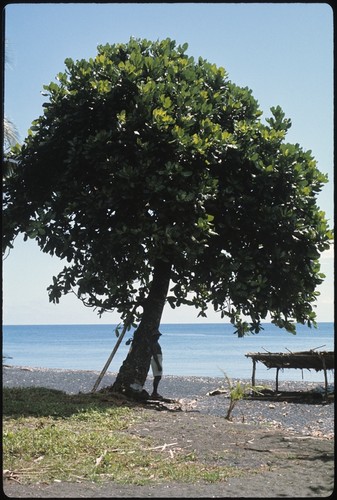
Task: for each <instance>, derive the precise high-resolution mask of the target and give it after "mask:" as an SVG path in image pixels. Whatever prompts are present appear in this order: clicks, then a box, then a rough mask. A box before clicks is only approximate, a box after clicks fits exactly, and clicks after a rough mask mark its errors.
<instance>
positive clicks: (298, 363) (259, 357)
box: [245, 349, 335, 392]
mask: <svg viewBox="0 0 337 500" xmlns="http://www.w3.org/2000/svg"><path fill="white" fill-rule="evenodd" d="M245 356H246V357H247V358H251V359H252V361H253V375H252V385H253V386H255V371H256V363H257V362H258V361H260V362H261V363H263V364H264V365H265V366H266V367H267V368H276V391H277V390H278V372H279V370H280V369H284V368H295V369H296V368H299V369H307V370H316V371H320V370H323V371H324V379H325V391H326V392H327V375H326V372H327V370H334V368H335V353H334V351H316V350H314V349H312V350H310V351H302V352H290V351H289V352H266V353H261V352H249V353H247V354H246V355H245Z"/></svg>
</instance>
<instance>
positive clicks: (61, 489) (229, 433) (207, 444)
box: [3, 366, 334, 498]
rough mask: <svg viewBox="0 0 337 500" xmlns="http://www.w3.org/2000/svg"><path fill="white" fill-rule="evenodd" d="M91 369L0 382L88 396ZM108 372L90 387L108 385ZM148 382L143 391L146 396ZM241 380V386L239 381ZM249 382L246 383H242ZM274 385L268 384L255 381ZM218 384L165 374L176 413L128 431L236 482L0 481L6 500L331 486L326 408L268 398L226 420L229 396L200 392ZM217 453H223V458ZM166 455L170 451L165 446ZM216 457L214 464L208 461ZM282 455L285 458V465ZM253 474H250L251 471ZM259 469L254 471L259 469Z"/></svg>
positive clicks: (38, 371) (296, 491)
mask: <svg viewBox="0 0 337 500" xmlns="http://www.w3.org/2000/svg"><path fill="white" fill-rule="evenodd" d="M98 375H99V372H93V371H85V370H81V371H78V370H50V369H42V368H29V367H13V366H10V367H4V369H3V385H4V386H7V387H28V386H41V387H48V388H53V389H58V390H63V391H65V392H67V393H72V394H76V393H78V392H90V391H91V390H92V388H93V386H94V384H95V382H96V380H97V377H98ZM114 378H115V375H114V374H113V373H111V372H108V373H107V374H106V375H105V376H104V378H103V380H102V383H101V384H100V386H99V387H98V390H100V389H102V388H104V387H106V386H109V385H111V384H112V383H113V381H114ZM151 382H152V378H151V377H150V378H149V380H148V381H147V383H146V387H145V388H146V389H147V390H148V391H149V392H151ZM243 382H244V381H243ZM246 382H248V383H249V381H246ZM257 383H258V384H261V385H268V386H269V387H271V388H274V382H273V381H261V380H258V381H257ZM221 386H225V387H226V384H225V381H224V379H223V378H208V377H175V376H166V377H164V378H163V380H162V382H161V384H160V392H161V394H162V395H163V396H165V397H167V398H173V399H177V400H179V402H180V404H181V406H182V407H183V409H184V411H180V412H172V411H169V410H165V409H162V410H161V411H153V409H147V408H141V409H139V411H144V412H147V413H148V415H147V417H148V419H147V423H146V427H144V426H140V427H139V426H138V427H135V428H132V429H130V432H132V433H137V434H138V435H141V436H146V435H150V436H152V437H153V439H154V440H155V443H158V444H159V445H160V444H163V443H171V442H177V443H178V445H177V446H179V448H180V449H181V448H183V449H184V450H187V451H188V450H193V451H194V452H195V453H196V454H197V456H198V457H199V459H201V460H204V461H205V462H207V463H210V461H211V460H213V463H214V464H215V463H218V464H219V465H224V464H229V465H235V466H236V467H239V468H240V470H241V471H242V472H243V473H244V475H243V476H242V477H240V478H235V479H230V480H229V481H226V482H223V483H216V484H207V483H197V484H185V483H183V484H180V483H179V484H177V483H155V484H153V485H146V486H137V485H118V484H115V483H113V482H109V483H104V484H100V485H98V484H94V483H90V482H83V483H53V484H50V485H42V484H32V485H22V484H19V483H17V482H15V481H11V480H9V481H8V480H6V481H4V484H3V488H4V492H5V494H6V495H7V496H8V497H11V498H81V497H82V498H83V497H86V498H102V497H103V498H121V497H129V498H144V497H155V498H160V497H161V498H169V497H170V498H189V497H190V498H212V497H213V498H238V497H241V498H242V497H246V498H277V497H286V498H299V497H301V498H308V497H311V498H319V497H327V496H330V495H331V494H332V492H333V489H334V439H333V437H334V404H333V403H329V404H326V403H324V401H321V400H318V401H316V402H314V403H307V402H305V403H304V402H301V401H300V400H298V401H297V400H296V402H287V401H271V400H264V401H261V400H242V401H240V402H239V403H238V404H237V405H236V407H235V409H234V411H233V422H228V421H227V420H225V419H224V418H223V417H224V416H225V415H226V413H227V409H228V404H229V399H228V397H226V395H225V394H220V395H217V396H209V395H207V393H208V392H209V391H212V390H214V389H217V388H218V387H221ZM279 389H280V390H281V391H309V390H313V389H315V390H320V391H322V390H323V382H322V383H321V384H317V383H306V382H292V381H288V382H284V381H283V382H282V380H281V377H280V384H279ZM224 450H225V451H226V454H225V457H226V459H224V458H223V456H224ZM173 452H174V449H173ZM216 455H217V456H222V458H221V459H218V462H214V456H216ZM289 457H292V459H291V460H290V459H289ZM252 467H253V468H255V471H256V470H258V471H259V472H258V473H256V472H255V473H252V472H250V469H251V468H252ZM260 471H261V472H260Z"/></svg>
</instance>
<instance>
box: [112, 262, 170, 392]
mask: <svg viewBox="0 0 337 500" xmlns="http://www.w3.org/2000/svg"><path fill="white" fill-rule="evenodd" d="M170 276H171V263H170V262H164V261H162V260H158V261H156V263H155V266H154V270H153V278H152V283H151V287H150V292H149V295H148V297H147V299H146V301H145V303H144V306H143V315H142V319H141V322H140V324H139V327H138V328H137V330H136V331H135V333H134V337H133V341H132V346H131V349H130V350H129V353H128V355H127V357H126V358H125V360H124V362H123V364H122V366H121V367H120V369H119V373H118V375H117V378H116V380H115V382H114V384H113V385H112V386H111V388H110V389H111V391H112V392H118V393H122V394H127V395H129V396H135V397H137V396H138V395H139V394H140V393H141V391H142V389H143V386H144V384H145V381H146V377H147V374H148V371H149V368H150V362H151V344H152V342H153V339H152V334H153V333H155V332H156V331H157V330H158V329H159V325H160V321H161V317H162V313H163V309H164V306H165V301H166V296H167V292H168V287H169V283H170Z"/></svg>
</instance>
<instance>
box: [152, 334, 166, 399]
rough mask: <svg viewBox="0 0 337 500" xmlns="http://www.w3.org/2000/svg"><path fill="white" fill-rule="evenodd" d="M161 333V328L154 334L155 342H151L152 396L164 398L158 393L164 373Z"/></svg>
mask: <svg viewBox="0 0 337 500" xmlns="http://www.w3.org/2000/svg"><path fill="white" fill-rule="evenodd" d="M160 336H161V333H160V332H159V330H157V332H155V333H153V334H152V339H153V342H152V343H151V355H152V356H151V368H152V373H153V392H152V394H151V398H153V399H162V396H160V395H159V394H158V385H159V382H160V380H161V377H162V374H163V355H162V350H161V347H160V344H159V337H160Z"/></svg>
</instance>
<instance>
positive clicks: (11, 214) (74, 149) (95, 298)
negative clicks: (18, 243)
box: [3, 38, 332, 335]
mask: <svg viewBox="0 0 337 500" xmlns="http://www.w3.org/2000/svg"><path fill="white" fill-rule="evenodd" d="M186 50H187V44H184V45H183V46H177V45H176V43H175V42H174V41H173V40H170V39H166V40H162V41H157V42H150V41H148V40H138V39H133V38H131V39H130V41H129V42H128V43H126V44H115V45H109V44H107V45H104V46H103V45H101V46H99V47H98V53H97V56H96V57H94V58H91V59H89V60H88V61H86V60H79V61H73V60H72V59H66V61H65V70H64V72H61V73H59V74H58V75H57V83H56V82H52V83H50V84H49V85H46V86H45V87H44V90H45V95H46V97H48V102H46V103H45V104H44V112H43V114H42V115H41V116H40V117H39V118H37V119H36V120H35V121H34V122H33V124H32V127H31V129H30V131H29V133H28V136H27V138H26V140H25V142H24V144H23V145H22V147H21V149H19V150H18V149H16V150H13V152H12V153H11V158H12V159H14V160H15V161H17V162H18V163H19V165H20V168H17V169H15V172H14V174H13V175H12V176H11V177H10V178H8V179H6V180H5V190H4V200H5V208H4V217H3V225H4V242H3V246H4V247H5V248H6V247H11V246H12V240H13V238H14V237H15V236H16V234H18V233H19V232H23V233H24V234H25V238H34V239H36V240H37V242H38V244H39V245H40V247H41V249H42V250H43V251H44V252H47V253H49V254H51V255H54V254H55V255H57V256H58V257H60V258H61V259H64V260H66V261H67V263H68V265H65V266H64V268H63V270H62V271H61V272H60V273H59V274H58V276H56V277H54V278H53V282H52V284H51V285H50V287H49V289H48V292H49V297H50V300H51V301H53V302H58V301H59V299H60V298H61V296H62V295H64V294H67V293H70V292H74V293H76V294H77V296H78V297H79V298H80V299H81V300H82V301H83V302H84V303H85V304H86V305H88V306H90V307H94V308H97V309H98V312H99V313H100V314H101V313H103V312H104V311H109V310H113V309H116V310H117V311H118V312H119V313H120V314H121V316H122V318H125V317H126V316H127V315H128V312H129V311H130V310H134V311H135V313H134V317H133V320H135V319H137V318H139V315H140V307H141V306H142V304H143V302H144V299H145V297H146V296H147V295H148V292H149V283H150V281H151V276H152V272H153V268H154V263H155V261H156V259H160V260H162V261H166V262H170V264H171V265H172V276H171V278H172V288H171V290H170V294H169V296H168V302H169V304H170V305H171V306H172V307H178V306H180V305H181V304H190V305H193V306H195V307H197V308H198V309H199V311H200V312H199V314H200V315H202V316H205V315H206V311H207V308H208V307H209V305H210V304H211V305H213V307H214V309H215V310H216V311H219V314H220V315H221V317H224V316H228V317H229V318H230V320H231V321H232V323H233V324H234V325H235V326H236V331H237V332H238V334H239V335H244V334H245V333H248V332H253V333H257V332H258V331H259V329H260V323H261V321H262V320H264V319H265V318H266V316H267V314H268V313H270V315H271V319H272V321H273V322H274V323H275V324H276V325H278V326H280V327H284V328H286V329H287V330H289V331H294V330H295V327H294V322H296V321H297V322H300V323H308V324H309V325H312V324H315V313H314V311H313V303H314V302H315V300H316V298H317V292H316V287H317V285H318V284H320V283H321V282H322V280H323V278H324V276H323V275H322V274H321V273H320V269H319V255H320V252H322V251H323V250H325V249H327V248H329V240H330V239H331V238H332V234H331V232H330V230H329V228H328V224H327V221H326V218H325V214H324V213H323V212H322V211H320V210H319V208H318V207H317V204H316V197H317V194H318V193H319V191H320V190H321V188H322V186H323V184H324V183H325V182H326V181H327V179H326V176H324V175H323V174H322V173H321V172H319V170H318V169H317V166H316V162H315V160H314V158H313V156H312V154H311V152H310V151H304V150H303V149H302V148H301V147H300V146H299V145H298V144H295V145H293V144H288V143H286V142H285V137H286V133H287V130H288V129H289V127H290V120H289V119H286V118H285V116H284V113H283V111H282V110H281V108H280V107H279V106H277V107H274V108H271V112H272V117H270V118H268V119H267V120H266V122H267V123H266V124H263V123H262V122H261V119H260V118H261V114H262V113H261V111H260V109H259V107H258V104H257V102H256V100H255V99H254V98H253V96H252V93H251V91H250V90H249V89H248V88H240V87H238V86H236V85H235V84H234V83H232V82H231V81H230V80H228V78H227V74H226V72H225V70H224V69H223V68H221V67H217V66H216V65H214V64H211V63H209V62H207V61H206V60H204V59H202V58H199V59H198V61H195V60H194V59H193V57H190V56H188V55H187V54H186Z"/></svg>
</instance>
